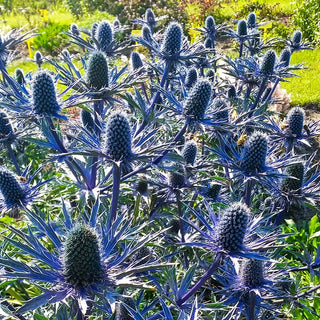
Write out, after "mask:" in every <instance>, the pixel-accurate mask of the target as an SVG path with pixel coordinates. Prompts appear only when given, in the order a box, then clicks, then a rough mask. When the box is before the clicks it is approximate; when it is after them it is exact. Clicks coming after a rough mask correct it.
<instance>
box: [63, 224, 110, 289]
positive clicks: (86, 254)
mask: <svg viewBox="0 0 320 320" xmlns="http://www.w3.org/2000/svg"><path fill="white" fill-rule="evenodd" d="M63 276H64V278H65V281H66V282H68V283H70V284H72V285H74V286H76V287H85V286H90V285H93V284H95V283H97V282H99V281H101V280H103V278H104V270H103V265H102V262H101V257H100V249H99V242H98V237H97V235H96V234H95V232H94V231H93V230H91V229H90V228H89V227H88V226H86V225H79V226H76V227H75V228H74V229H73V230H72V231H71V233H70V234H69V236H68V239H67V240H66V243H65V245H64V261H63Z"/></svg>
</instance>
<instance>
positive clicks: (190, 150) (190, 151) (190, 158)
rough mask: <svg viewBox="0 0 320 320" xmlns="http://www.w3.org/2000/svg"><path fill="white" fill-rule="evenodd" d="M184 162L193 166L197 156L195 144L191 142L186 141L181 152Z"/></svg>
mask: <svg viewBox="0 0 320 320" xmlns="http://www.w3.org/2000/svg"><path fill="white" fill-rule="evenodd" d="M182 156H183V159H184V162H185V163H186V164H189V165H193V164H194V161H195V159H196V156H197V144H196V143H195V142H193V141H188V142H186V144H185V145H184V148H183V150H182Z"/></svg>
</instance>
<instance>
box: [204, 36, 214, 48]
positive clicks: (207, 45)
mask: <svg viewBox="0 0 320 320" xmlns="http://www.w3.org/2000/svg"><path fill="white" fill-rule="evenodd" d="M204 47H205V48H206V49H211V48H212V40H211V39H210V38H207V39H206V40H205V42H204Z"/></svg>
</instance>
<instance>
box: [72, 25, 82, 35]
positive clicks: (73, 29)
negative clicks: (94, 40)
mask: <svg viewBox="0 0 320 320" xmlns="http://www.w3.org/2000/svg"><path fill="white" fill-rule="evenodd" d="M70 31H71V33H72V34H73V35H74V36H80V30H79V28H78V26H77V25H76V24H75V23H71V26H70Z"/></svg>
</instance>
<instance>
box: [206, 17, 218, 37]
mask: <svg viewBox="0 0 320 320" xmlns="http://www.w3.org/2000/svg"><path fill="white" fill-rule="evenodd" d="M204 26H205V27H206V29H208V31H209V32H210V33H214V32H215V30H216V22H215V20H214V18H213V17H212V16H208V17H207V18H206V21H205V23H204Z"/></svg>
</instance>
